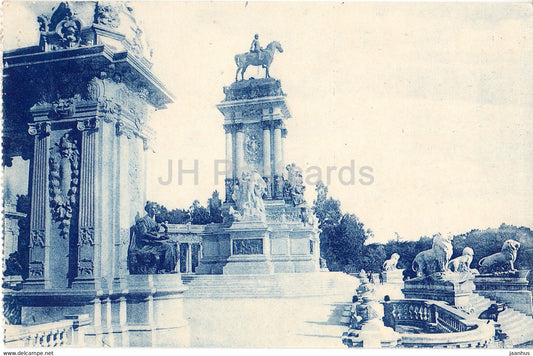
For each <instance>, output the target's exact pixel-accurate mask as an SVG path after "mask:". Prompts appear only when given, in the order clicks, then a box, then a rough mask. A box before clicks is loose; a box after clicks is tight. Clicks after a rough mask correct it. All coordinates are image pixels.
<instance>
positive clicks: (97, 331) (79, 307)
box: [10, 273, 190, 347]
mask: <svg viewBox="0 0 533 356" xmlns="http://www.w3.org/2000/svg"><path fill="white" fill-rule="evenodd" d="M127 283H128V289H127V290H122V291H109V292H107V291H103V290H97V291H89V290H80V289H61V290H31V291H30V290H22V291H20V292H12V293H10V295H11V296H12V297H13V298H15V299H16V300H17V302H18V304H19V305H20V306H21V309H22V310H21V324H22V325H37V324H43V323H49V322H54V321H58V320H62V319H65V318H66V317H68V316H69V315H82V314H88V315H89V319H90V321H91V325H90V326H89V327H87V330H86V332H85V344H86V345H92V346H118V347H128V346H143V347H187V346H189V345H190V332H189V325H188V322H187V321H186V320H185V319H184V318H183V293H184V292H185V291H186V290H187V287H185V286H183V284H182V282H181V275H180V274H177V273H176V274H158V275H130V276H128V278H127Z"/></svg>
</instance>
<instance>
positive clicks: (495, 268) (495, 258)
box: [479, 240, 520, 273]
mask: <svg viewBox="0 0 533 356" xmlns="http://www.w3.org/2000/svg"><path fill="white" fill-rule="evenodd" d="M519 248H520V242H518V241H514V240H507V241H505V242H504V243H503V246H502V250H501V252H498V253H495V254H492V255H490V256H487V257H484V258H482V259H481V260H479V272H481V273H494V272H514V271H515V268H514V261H515V260H516V255H517V253H518V249H519Z"/></svg>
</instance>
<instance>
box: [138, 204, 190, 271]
mask: <svg viewBox="0 0 533 356" xmlns="http://www.w3.org/2000/svg"><path fill="white" fill-rule="evenodd" d="M157 208H158V206H157V204H156V203H154V202H146V206H145V207H144V210H146V212H147V214H146V215H145V216H144V217H142V218H140V219H139V220H137V222H136V223H135V225H134V226H133V227H132V229H131V241H130V246H129V249H128V268H129V271H130V274H155V273H171V272H173V271H174V269H175V268H176V264H177V263H178V255H179V254H178V247H177V245H176V243H174V242H172V241H170V240H169V238H168V237H167V236H164V235H163V236H161V235H160V233H159V229H160V226H161V225H160V224H158V223H156V221H155V213H156V211H157ZM165 231H166V228H165Z"/></svg>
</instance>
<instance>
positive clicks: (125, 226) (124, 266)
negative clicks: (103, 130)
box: [114, 122, 135, 289]
mask: <svg viewBox="0 0 533 356" xmlns="http://www.w3.org/2000/svg"><path fill="white" fill-rule="evenodd" d="M115 130H116V132H115V133H116V135H117V137H116V139H117V152H116V155H117V165H116V168H117V172H116V180H115V184H116V185H117V187H116V190H117V199H116V205H115V206H116V212H117V214H118V228H119V239H117V241H115V261H116V265H117V267H116V269H115V275H114V279H115V280H114V283H115V286H116V288H117V289H120V288H121V285H123V284H124V283H125V281H124V280H123V278H124V277H125V276H126V275H127V274H128V263H127V261H128V245H129V242H130V228H131V226H132V225H133V223H134V221H135V219H134V216H133V215H132V212H131V209H125V207H128V206H130V205H131V199H130V194H131V193H130V182H129V160H130V144H129V140H131V139H133V137H134V135H133V132H132V131H131V130H129V129H127V128H126V127H125V125H124V124H123V123H122V122H117V123H116V125H115Z"/></svg>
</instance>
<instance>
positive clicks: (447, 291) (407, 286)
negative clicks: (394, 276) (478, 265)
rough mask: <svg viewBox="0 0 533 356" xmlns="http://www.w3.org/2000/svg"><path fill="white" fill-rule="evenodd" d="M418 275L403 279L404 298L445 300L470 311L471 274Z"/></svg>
mask: <svg viewBox="0 0 533 356" xmlns="http://www.w3.org/2000/svg"><path fill="white" fill-rule="evenodd" d="M445 278H447V279H439V277H437V278H435V276H429V277H418V278H414V279H410V280H407V281H404V288H403V289H402V293H403V294H404V297H405V298H406V299H429V300H438V301H443V302H447V303H449V304H450V305H453V306H455V307H457V308H460V309H462V310H465V311H471V309H472V304H471V301H470V296H471V295H472V291H473V290H474V283H473V282H472V281H473V276H472V275H468V276H467V275H466V274H461V275H460V274H457V275H455V274H453V275H450V276H447V277H445Z"/></svg>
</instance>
